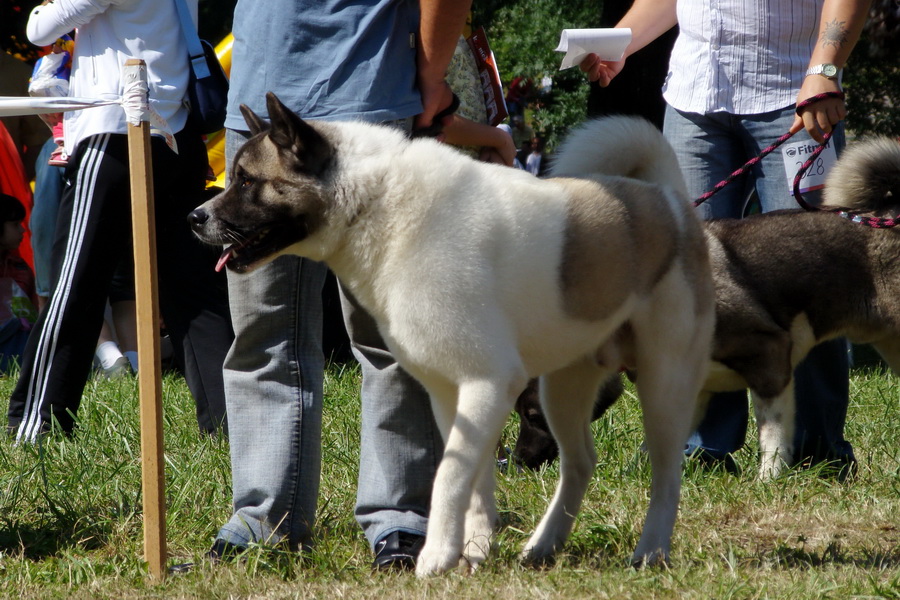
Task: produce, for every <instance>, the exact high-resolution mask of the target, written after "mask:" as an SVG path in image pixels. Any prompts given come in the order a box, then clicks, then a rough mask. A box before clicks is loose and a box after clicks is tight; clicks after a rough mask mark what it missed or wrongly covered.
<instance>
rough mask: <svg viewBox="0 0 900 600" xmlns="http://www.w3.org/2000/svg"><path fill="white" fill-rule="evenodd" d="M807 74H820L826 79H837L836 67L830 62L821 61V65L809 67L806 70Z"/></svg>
mask: <svg viewBox="0 0 900 600" xmlns="http://www.w3.org/2000/svg"><path fill="white" fill-rule="evenodd" d="M806 74H807V75H821V76H822V77H825V78H826V79H837V76H838V68H837V67H836V66H834V65H833V64H831V63H822V64H821V65H816V66H814V67H810V69H809V70H808V71H807V72H806Z"/></svg>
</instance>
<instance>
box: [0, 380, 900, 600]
mask: <svg viewBox="0 0 900 600" xmlns="http://www.w3.org/2000/svg"><path fill="white" fill-rule="evenodd" d="M13 383H14V381H13V380H10V379H3V380H0V398H3V400H2V401H0V409H2V410H3V412H4V414H5V411H6V399H7V398H8V397H9V392H10V390H11V388H12V385H13ZM358 386H359V372H358V371H357V370H356V369H354V368H340V367H332V368H330V369H329V371H328V377H327V380H326V407H325V422H324V440H323V443H324V467H323V473H322V494H321V498H320V503H319V507H320V508H319V516H318V519H319V521H318V531H319V540H318V542H317V544H316V547H315V549H314V550H313V551H312V552H311V553H309V554H307V555H303V556H301V555H298V554H294V553H290V552H287V551H286V550H284V549H267V548H252V549H251V550H250V551H249V552H248V553H247V554H246V560H245V561H244V562H241V563H237V564H229V565H224V566H217V567H213V566H209V565H202V566H201V567H200V568H198V569H196V570H194V571H193V572H191V573H188V574H183V575H177V576H171V577H169V578H167V579H166V580H165V581H164V582H162V583H156V584H154V583H152V582H151V581H150V579H149V577H148V575H147V569H146V565H145V564H144V563H143V561H142V559H141V555H142V552H143V523H142V512H141V492H140V477H141V471H140V439H139V425H138V417H137V403H138V400H137V386H136V383H135V381H134V380H132V379H125V380H118V381H112V382H109V381H104V380H100V379H97V380H93V381H92V382H91V383H90V384H89V385H88V388H87V390H86V392H85V396H84V401H83V403H82V406H81V410H80V412H79V417H80V420H81V427H80V429H79V431H78V433H77V435H76V436H75V437H74V438H60V437H52V438H49V439H46V440H44V441H43V443H42V444H40V445H37V446H28V445H26V446H15V445H13V443H12V442H11V440H9V439H7V438H6V437H3V439H2V440H0V596H2V597H3V598H21V599H23V600H24V599H31V598H40V599H47V598H92V599H93V598H477V599H479V600H485V599H489V598H519V599H531V598H541V599H549V598H588V597H590V598H654V597H656V598H715V599H720V600H721V599H728V598H741V599H743V598H792V599H799V598H842V599H843V598H859V599H863V598H900V419H898V417H900V380H898V379H897V377H896V376H894V375H891V374H886V373H885V372H883V371H882V370H881V369H879V368H874V369H872V368H868V369H860V370H855V371H854V373H853V378H852V381H851V386H852V390H851V391H852V402H851V406H850V416H849V419H848V424H847V428H846V436H847V439H849V440H850V441H851V442H852V443H853V445H854V448H855V451H856V454H857V458H858V459H859V462H860V469H859V473H858V475H857V477H856V478H855V479H853V480H851V481H849V482H846V483H838V482H836V481H834V480H833V479H830V478H827V477H823V476H822V473H821V472H819V471H816V470H812V471H803V472H794V473H791V474H789V475H787V476H785V477H783V478H780V479H778V480H776V481H775V482H772V483H765V484H764V483H759V482H757V481H755V479H754V469H755V465H756V444H755V442H752V440H751V441H750V442H748V444H747V446H746V447H745V448H744V449H742V450H741V451H740V452H739V453H738V454H737V456H736V457H735V458H736V460H737V461H738V463H739V465H740V466H741V467H742V472H741V474H739V475H731V474H727V473H724V472H721V471H712V472H711V471H709V470H704V469H700V468H697V467H695V466H691V465H689V466H688V467H687V468H686V471H685V477H684V489H683V494H682V503H681V512H680V516H679V520H678V523H677V524H676V527H675V535H674V539H673V550H672V565H671V567H670V568H667V569H645V570H635V569H632V568H630V567H628V566H627V561H628V557H629V556H630V553H631V551H632V550H633V548H634V546H635V544H636V543H637V539H638V536H639V533H640V528H641V525H642V522H643V518H644V512H645V510H646V504H647V497H648V486H649V467H648V465H647V463H646V460H645V459H644V457H643V455H642V454H641V452H640V450H639V448H640V444H641V441H642V434H641V423H640V409H639V407H638V403H637V401H636V398H635V397H634V394H633V392H632V391H631V390H630V388H629V391H628V392H627V393H626V396H625V398H623V400H622V401H620V402H619V403H618V404H617V405H616V406H615V407H613V409H612V410H611V411H610V412H609V413H608V414H607V415H605V417H604V418H603V419H602V420H600V421H598V422H597V423H595V424H594V432H595V437H596V440H597V447H598V455H599V458H600V461H599V464H598V466H597V468H596V471H595V475H594V478H593V480H592V483H591V487H590V489H589V491H588V497H587V499H586V503H585V506H584V509H583V510H582V513H581V515H580V516H579V518H578V521H577V522H576V526H575V530H574V532H573V535H572V537H571V539H570V541H569V543H568V545H567V546H566V548H565V552H564V553H563V554H562V555H561V556H560V557H559V559H558V561H557V563H556V564H555V565H554V566H552V567H550V568H546V569H544V570H533V569H529V568H525V567H523V566H521V565H520V564H519V563H518V561H517V558H516V556H517V552H518V550H519V549H520V548H521V546H522V545H523V544H524V542H525V540H526V539H527V536H528V534H529V533H530V532H531V531H532V529H533V528H534V527H535V525H536V523H537V521H538V519H539V517H540V516H541V514H542V512H543V510H544V509H545V507H546V504H547V502H548V501H549V498H550V496H551V494H552V492H553V489H554V486H555V484H556V478H557V471H556V468H555V467H551V468H549V469H547V470H546V471H544V472H541V473H527V472H526V473H519V472H515V471H514V470H512V471H510V472H509V473H507V474H501V475H499V484H498V505H499V508H500V513H501V524H500V528H499V531H498V534H497V538H496V548H495V550H494V553H493V555H492V557H491V559H490V560H489V561H488V563H486V564H485V565H484V566H483V567H482V568H481V569H479V571H478V572H477V573H476V574H474V575H471V576H464V575H460V574H451V575H448V576H444V577H439V578H434V579H429V580H424V581H420V580H417V579H416V578H415V577H414V576H412V575H409V574H399V575H398V574H386V575H385V574H373V573H372V572H371V570H370V568H369V563H370V560H371V555H370V553H369V550H368V546H367V544H366V542H365V540H364V538H363V536H362V533H361V532H360V530H359V528H358V527H357V525H356V523H355V521H354V520H353V503H354V494H355V489H356V466H357V456H358V445H359V431H358V430H359V410H358V408H359V402H358ZM164 404H165V428H166V429H165V444H166V476H167V481H166V486H167V488H166V492H167V499H168V513H167V515H168V516H167V527H168V535H167V537H168V548H169V563H170V564H173V563H179V562H184V561H188V560H198V559H200V557H201V555H202V554H203V552H205V551H206V550H207V549H208V548H209V546H210V544H211V542H212V540H213V536H214V535H215V532H216V529H217V527H218V526H219V525H220V524H221V523H223V522H224V521H225V520H226V519H227V518H228V516H229V514H230V511H229V506H230V502H231V496H230V471H229V461H228V444H227V441H226V440H224V439H220V438H209V437H205V436H202V435H200V434H199V433H198V431H197V428H196V422H195V420H194V414H193V404H192V400H191V397H190V395H189V393H188V391H187V388H186V386H185V385H184V382H183V380H182V379H180V378H178V377H175V376H166V378H165V382H164ZM514 431H515V422H514V421H513V420H512V419H510V424H509V427H508V428H507V430H506V432H505V440H504V441H505V443H506V444H507V445H512V443H513V442H514ZM263 468H264V467H263Z"/></svg>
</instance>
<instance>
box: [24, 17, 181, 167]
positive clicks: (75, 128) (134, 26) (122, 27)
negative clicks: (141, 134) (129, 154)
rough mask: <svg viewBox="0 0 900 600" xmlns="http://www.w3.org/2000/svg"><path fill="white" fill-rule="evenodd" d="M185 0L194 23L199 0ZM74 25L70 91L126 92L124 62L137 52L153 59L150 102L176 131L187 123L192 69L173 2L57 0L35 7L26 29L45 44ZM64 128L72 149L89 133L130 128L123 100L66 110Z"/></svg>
mask: <svg viewBox="0 0 900 600" xmlns="http://www.w3.org/2000/svg"><path fill="white" fill-rule="evenodd" d="M186 2H187V5H188V8H189V10H190V11H191V15H192V17H193V20H194V23H196V22H197V0H186ZM76 28H77V33H76V36H75V53H74V56H73V57H72V77H71V80H70V83H69V95H70V96H76V97H86V98H103V99H106V98H119V97H121V95H122V91H123V88H122V69H123V67H124V65H125V61H126V60H128V59H129V58H139V59H142V60H143V61H144V62H145V63H146V64H147V80H148V83H149V99H150V104H151V107H152V108H153V109H154V110H156V112H158V113H159V114H160V116H162V118H163V119H165V120H166V122H167V123H168V124H169V128H170V130H171V131H172V133H177V132H179V131H181V130H182V129H183V128H184V124H185V122H186V120H187V108H186V106H185V104H184V96H185V93H186V90H187V84H188V77H189V72H190V71H189V70H190V67H189V64H188V50H187V43H186V42H185V41H184V35H183V34H182V31H181V24H180V22H179V20H178V13H177V11H176V9H175V2H174V0H53V2H52V3H50V4H46V5H44V6H38V7H36V8H35V9H34V10H33V11H32V12H31V16H30V18H29V19H28V27H27V35H28V39H29V40H30V41H31V43H33V44H37V45H39V46H46V45H48V44H52V43H53V42H54V41H55V40H56V39H57V38H58V37H59V36H61V35H63V34H66V33H69V32H71V31H72V30H73V29H76ZM64 130H65V139H66V141H65V145H66V152H68V153H69V154H71V153H73V152H74V150H75V147H76V145H77V144H78V142H80V141H81V140H83V139H84V138H85V137H87V136H90V135H95V134H99V133H126V131H127V130H126V124H125V113H124V111H123V110H122V108H121V107H120V106H118V105H110V106H102V107H97V108H89V109H86V110H80V111H73V112H67V113H66V116H65V122H64Z"/></svg>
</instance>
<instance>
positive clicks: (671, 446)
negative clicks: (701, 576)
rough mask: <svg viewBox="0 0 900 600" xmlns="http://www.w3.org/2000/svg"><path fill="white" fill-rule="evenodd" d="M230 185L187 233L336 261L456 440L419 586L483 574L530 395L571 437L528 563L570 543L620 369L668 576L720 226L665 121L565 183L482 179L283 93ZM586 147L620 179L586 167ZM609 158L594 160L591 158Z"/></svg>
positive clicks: (474, 170)
mask: <svg viewBox="0 0 900 600" xmlns="http://www.w3.org/2000/svg"><path fill="white" fill-rule="evenodd" d="M267 101H268V102H267V105H268V111H269V118H270V121H271V126H270V125H268V124H266V123H265V122H263V121H262V120H261V119H260V118H259V117H257V116H256V115H255V114H253V113H252V112H251V111H249V110H247V109H246V108H243V109H242V110H243V112H244V116H245V119H246V121H247V124H248V125H249V127H250V130H251V132H252V133H254V137H252V138H251V139H250V140H249V141H248V142H247V143H246V144H245V145H244V146H243V147H242V148H241V149H240V150H239V152H238V154H237V155H236V157H235V163H234V167H233V170H232V172H231V179H230V184H229V186H228V188H227V189H226V190H225V191H224V192H223V193H221V194H220V195H218V196H216V197H215V198H213V199H212V200H210V201H208V202H206V203H205V204H203V205H202V206H200V207H199V208H198V209H197V210H196V211H194V212H193V213H192V214H191V215H190V217H189V218H190V221H191V224H192V227H193V228H194V231H195V232H196V234H197V235H198V236H199V237H200V238H201V239H202V240H203V241H205V242H208V243H210V244H220V245H221V244H233V245H232V246H229V247H228V248H226V250H225V252H224V254H223V256H222V260H221V261H220V266H222V265H226V266H227V267H228V268H229V269H232V270H234V271H237V272H245V271H249V270H251V269H253V268H255V267H257V266H259V265H260V264H263V263H265V262H267V261H269V260H271V259H273V258H274V257H275V256H277V255H280V254H297V255H301V256H305V257H308V258H311V259H314V260H318V261H324V262H325V263H327V264H328V266H329V267H331V269H332V270H333V271H334V273H335V274H336V275H337V277H338V278H339V279H340V281H341V282H342V284H343V285H344V286H346V288H347V289H348V290H349V291H350V293H352V294H353V295H354V296H355V297H356V299H357V300H358V301H359V302H360V304H361V305H362V306H364V307H365V308H366V309H367V310H368V311H369V312H370V313H371V315H372V316H373V317H374V318H375V320H376V322H377V323H378V326H379V330H380V332H381V334H382V335H383V337H384V339H385V341H386V343H387V345H388V347H389V348H390V350H391V352H392V353H393V354H394V356H395V357H396V359H397V361H398V362H399V363H400V364H401V365H402V366H403V367H404V368H405V369H406V370H407V371H408V372H409V373H410V374H411V375H413V376H414V377H416V378H417V379H418V380H419V381H420V382H422V384H423V385H424V386H425V388H426V389H427V390H428V392H429V394H430V396H431V403H432V408H433V410H434V414H435V418H436V420H437V423H438V426H439V427H440V429H441V432H442V434H443V436H444V441H445V449H444V457H443V460H442V462H441V464H440V467H439V469H438V472H437V475H436V479H435V483H434V490H433V495H432V502H431V514H430V519H429V525H428V532H427V538H426V543H425V546H424V548H423V549H422V552H421V554H420V556H419V558H418V560H417V567H416V571H417V573H418V574H419V575H427V574H432V573H439V572H444V571H447V570H450V569H453V568H455V567H457V565H462V566H468V567H469V568H474V567H475V566H476V565H477V564H478V563H479V562H481V561H483V560H484V558H485V557H486V554H487V551H488V548H489V540H490V536H491V533H492V528H493V526H494V522H495V518H496V508H495V501H494V497H493V492H494V468H493V465H494V460H493V458H492V452H493V450H494V448H495V447H496V444H497V440H498V439H499V436H500V432H501V430H502V428H503V425H504V423H505V421H506V419H507V417H508V415H509V413H510V412H511V410H512V408H513V405H514V403H515V400H516V397H517V396H518V395H519V393H520V392H521V391H522V390H523V389H524V388H525V385H526V383H527V382H528V380H529V378H531V377H534V376H539V375H540V376H542V380H541V382H542V383H541V394H542V397H541V402H542V405H543V407H544V410H545V412H546V414H547V420H548V422H549V423H550V426H551V428H552V430H553V433H554V435H555V437H556V439H557V440H559V441H560V450H561V452H560V454H561V478H560V482H559V485H558V488H557V491H556V495H555V496H554V498H553V500H552V502H551V504H550V507H549V509H548V511H547V513H546V515H545V516H544V518H543V520H542V521H541V523H540V525H539V527H538V529H537V531H536V532H535V534H534V536H533V537H532V538H531V539H530V540H529V542H528V543H527V545H526V547H525V557H526V558H527V559H529V560H532V561H539V560H542V559H545V558H547V557H549V556H550V555H552V554H553V553H554V552H555V551H556V550H558V549H559V548H560V547H561V546H562V544H563V543H564V542H565V540H566V537H567V536H568V534H569V531H570V529H571V527H572V523H573V520H574V518H575V515H576V514H577V513H578V510H579V507H580V505H581V501H582V498H583V496H584V493H585V490H586V488H587V485H588V482H589V479H590V476H591V472H592V469H593V465H594V463H595V461H596V456H595V452H594V448H593V440H592V438H591V435H590V430H589V422H590V418H591V412H592V407H593V404H594V399H595V398H596V397H597V390H598V388H599V387H600V385H601V384H602V383H603V382H604V381H605V380H607V379H608V378H609V377H611V376H613V375H614V374H615V372H616V370H617V369H618V368H619V366H620V365H621V364H622V363H623V362H624V363H628V364H630V365H632V366H634V367H636V368H637V369H638V370H639V371H640V373H641V377H640V379H639V381H638V384H637V385H638V392H639V395H640V399H641V404H642V408H643V416H644V423H645V429H646V439H647V448H648V451H649V456H650V460H651V463H652V468H653V477H652V484H651V498H650V505H649V508H648V511H647V518H646V521H645V526H644V530H643V533H642V535H641V539H640V541H639V543H638V546H637V549H636V550H635V553H634V556H633V558H632V560H633V562H635V563H638V564H642V563H655V562H660V561H663V560H666V559H667V558H668V553H669V543H670V537H671V534H672V529H673V526H674V523H675V518H676V513H677V508H678V500H679V495H680V487H681V457H682V449H683V446H684V442H685V440H686V439H687V436H688V434H689V433H690V431H691V430H692V427H693V425H694V418H695V413H696V410H695V408H696V407H695V404H696V398H697V395H698V392H699V390H700V385H701V383H702V382H703V380H704V378H705V377H706V368H707V367H706V365H707V361H708V357H709V352H710V343H711V339H712V334H713V323H714V303H713V297H714V296H713V284H712V277H711V271H710V266H709V260H708V254H707V249H706V245H705V242H704V236H703V230H702V228H701V225H700V223H699V221H698V220H697V218H696V217H695V216H694V214H693V210H692V208H691V207H690V204H689V202H688V200H687V198H686V195H685V190H684V183H683V181H682V178H681V174H680V171H679V170H678V166H677V162H676V160H675V158H674V155H673V154H672V152H671V148H670V147H669V146H668V145H667V143H666V142H665V140H664V139H663V138H662V136H661V135H660V134H659V133H658V132H657V131H656V129H654V128H653V127H652V126H651V125H650V124H649V123H646V122H644V121H640V120H636V119H630V118H613V119H608V120H603V121H598V122H592V123H590V124H587V125H585V126H584V127H583V128H582V129H580V130H579V131H578V132H577V133H576V134H575V135H574V136H573V137H571V138H570V139H569V141H568V142H567V143H566V144H565V146H564V147H563V149H562V151H561V153H560V157H559V161H561V162H562V163H563V164H567V165H570V166H569V168H568V169H567V170H566V171H565V173H564V174H565V175H566V176H567V177H565V178H557V179H551V180H539V179H536V178H534V177H532V176H531V175H529V174H528V173H525V172H523V171H517V170H514V169H509V168H505V167H500V166H497V165H489V164H486V163H479V162H476V161H474V160H471V159H469V158H467V157H464V156H462V155H461V154H459V153H458V152H456V151H455V150H454V149H452V148H450V147H448V146H445V145H443V144H440V143H437V142H435V141H433V140H412V141H411V140H408V139H407V138H406V137H405V136H404V135H403V133H401V132H399V131H395V130H392V129H387V128H384V127H378V126H373V125H366V124H361V123H325V122H305V121H303V120H301V119H300V118H299V117H297V116H296V115H294V114H293V113H291V112H290V111H289V110H288V109H287V108H286V107H285V106H284V105H282V104H281V102H279V101H278V99H277V98H276V97H275V96H274V95H272V94H269V95H268V96H267ZM585 144H589V145H598V144H599V145H602V146H603V147H604V148H606V150H607V151H606V152H605V153H604V162H603V163H602V164H579V161H578V157H579V156H580V155H581V154H582V153H581V150H580V148H582V147H583V146H584V145H585ZM595 155H596V154H595Z"/></svg>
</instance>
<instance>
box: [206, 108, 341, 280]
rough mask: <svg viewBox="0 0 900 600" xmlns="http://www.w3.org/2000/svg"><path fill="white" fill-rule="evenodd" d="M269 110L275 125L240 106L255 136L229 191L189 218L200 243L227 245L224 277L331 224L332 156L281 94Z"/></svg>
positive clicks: (239, 158) (245, 149)
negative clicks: (327, 184) (328, 186)
mask: <svg viewBox="0 0 900 600" xmlns="http://www.w3.org/2000/svg"><path fill="white" fill-rule="evenodd" d="M266 104H267V108H268V111H269V119H270V121H271V125H269V124H268V123H266V122H265V121H263V120H262V119H260V118H259V117H258V116H257V115H256V114H255V113H254V112H253V111H251V110H250V109H249V108H247V107H246V106H244V105H242V106H241V112H242V113H243V115H244V119H245V120H246V122H247V125H248V126H249V128H250V133H251V134H252V137H251V139H250V140H248V141H247V143H246V144H244V146H243V147H241V148H240V149H239V150H238V152H237V154H236V155H235V159H234V165H233V167H232V171H231V174H230V175H231V177H230V182H229V184H228V188H227V189H226V190H225V191H223V192H222V193H221V194H219V195H218V196H216V197H215V198H213V199H212V200H210V201H209V202H207V203H206V204H204V205H203V206H201V207H199V208H198V209H197V210H195V211H193V212H192V213H191V214H190V215H189V216H188V220H189V222H190V224H191V227H192V228H193V230H194V232H195V234H196V235H197V236H198V237H199V238H200V239H201V240H203V241H204V242H207V243H210V244H217V245H225V244H228V246H227V247H226V248H225V251H224V252H223V253H222V256H221V258H220V259H219V263H218V265H217V267H216V269H217V270H221V269H222V268H223V267H228V268H229V269H231V270H233V271H235V272H246V271H250V270H252V269H253V268H254V267H256V266H258V265H259V264H261V263H263V262H264V261H265V260H266V259H268V258H270V257H272V256H273V255H276V254H277V253H279V252H280V251H282V250H284V249H285V248H288V247H289V246H292V245H294V244H296V243H298V242H301V241H303V240H304V239H306V238H307V237H309V236H310V235H312V234H313V233H314V232H315V231H316V230H318V229H319V228H320V227H321V225H322V224H323V222H324V218H325V213H326V209H327V205H326V202H325V198H326V194H325V191H324V185H323V177H324V174H325V172H326V171H327V170H328V167H329V166H330V164H331V162H332V160H333V149H332V147H331V145H330V144H329V143H328V142H327V140H325V138H324V137H322V135H320V134H319V133H318V132H317V131H316V130H315V129H314V128H313V127H312V126H310V125H309V124H307V123H306V122H304V121H303V120H302V119H300V117H298V116H297V115H295V114H294V113H293V112H291V111H290V110H288V108H287V107H285V106H284V104H282V103H281V101H279V100H278V98H277V97H276V96H275V95H274V94H272V93H269V94H267V95H266Z"/></svg>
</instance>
